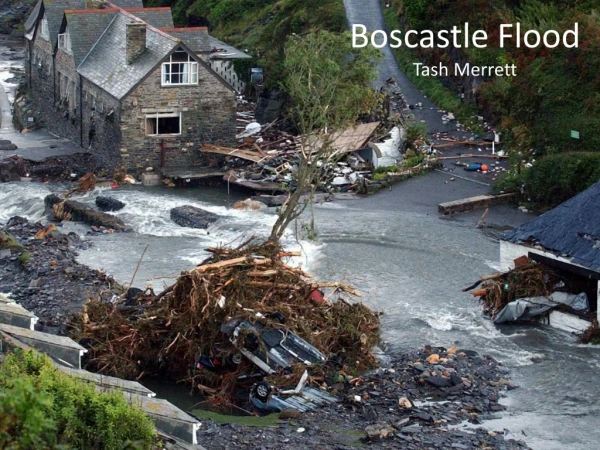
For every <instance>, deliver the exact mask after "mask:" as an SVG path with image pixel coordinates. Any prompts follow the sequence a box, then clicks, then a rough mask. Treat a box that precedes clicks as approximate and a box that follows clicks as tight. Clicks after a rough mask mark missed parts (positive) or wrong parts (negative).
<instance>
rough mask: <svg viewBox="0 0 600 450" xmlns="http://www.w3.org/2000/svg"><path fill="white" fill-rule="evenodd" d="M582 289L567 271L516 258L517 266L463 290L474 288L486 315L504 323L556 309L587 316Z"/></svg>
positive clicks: (533, 317) (586, 303)
mask: <svg viewBox="0 0 600 450" xmlns="http://www.w3.org/2000/svg"><path fill="white" fill-rule="evenodd" d="M479 285H481V287H480V288H478V287H479ZM475 288H478V289H475ZM473 289H475V290H473ZM580 289H581V287H580V286H579V285H578V283H577V281H576V280H575V279H573V278H572V277H570V276H569V275H568V274H567V273H566V272H560V271H558V270H555V269H553V268H551V267H549V266H546V265H545V264H542V263H538V262H535V261H532V260H529V259H528V258H526V257H523V258H520V259H517V260H515V268H514V269H512V270H509V271H507V272H503V273H495V274H491V275H487V276H485V277H482V278H481V279H480V280H479V281H477V282H476V283H474V284H473V285H471V286H469V287H468V288H465V289H463V291H471V290H472V292H471V294H472V295H473V296H474V297H479V301H480V303H481V305H482V307H483V311H484V314H486V315H488V316H489V317H490V318H491V319H492V320H493V321H494V323H504V322H507V321H516V320H531V319H538V318H539V317H542V316H543V315H546V313H547V312H548V311H550V310H552V309H559V310H561V311H565V312H576V313H577V314H578V315H585V314H586V313H589V303H588V300H587V296H586V294H585V293H584V292H580Z"/></svg>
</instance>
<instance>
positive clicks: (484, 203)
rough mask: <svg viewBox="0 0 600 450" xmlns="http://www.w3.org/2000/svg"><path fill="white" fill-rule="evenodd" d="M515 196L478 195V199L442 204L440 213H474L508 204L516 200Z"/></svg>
mask: <svg viewBox="0 0 600 450" xmlns="http://www.w3.org/2000/svg"><path fill="white" fill-rule="evenodd" d="M514 196H515V194H512V193H511V194H500V195H478V196H476V197H469V198H463V199H461V200H455V201H452V202H446V203H440V204H439V205H438V213H440V214H444V215H447V214H454V213H458V212H466V211H473V210H476V209H481V208H487V207H489V206H492V205H499V204H502V203H507V202H509V201H510V200H512V199H513V198H514Z"/></svg>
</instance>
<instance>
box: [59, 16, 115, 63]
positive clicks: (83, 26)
mask: <svg viewBox="0 0 600 450" xmlns="http://www.w3.org/2000/svg"><path fill="white" fill-rule="evenodd" d="M117 11H118V10H117V9H86V10H81V11H71V10H67V11H65V17H66V21H67V25H68V27H69V34H70V36H71V51H72V52H73V59H74V60H75V66H78V65H79V64H81V61H83V59H84V58H85V55H87V54H88V53H89V51H90V50H91V49H92V47H93V46H94V44H95V43H96V41H97V40H98V39H99V38H100V36H102V33H104V30H106V27H108V25H110V23H111V22H112V20H113V19H114V18H115V16H116V15H117ZM61 30H62V28H61Z"/></svg>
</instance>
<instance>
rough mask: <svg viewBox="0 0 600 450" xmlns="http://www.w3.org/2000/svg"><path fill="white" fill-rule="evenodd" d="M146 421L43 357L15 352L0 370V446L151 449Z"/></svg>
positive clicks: (18, 449) (115, 396)
mask: <svg viewBox="0 0 600 450" xmlns="http://www.w3.org/2000/svg"><path fill="white" fill-rule="evenodd" d="M154 439H155V430H154V426H153V424H152V422H151V421H150V419H149V418H148V417H147V416H146V415H145V414H144V413H143V411H142V410H141V409H139V408H137V407H134V406H131V405H129V404H127V402H126V400H125V397H124V396H123V395H122V394H120V393H116V392H115V393H112V394H101V393H98V392H96V390H95V388H94V386H93V385H91V384H87V383H84V382H82V381H79V380H76V379H73V378H71V377H69V376H67V375H65V374H63V373H61V372H59V371H58V370H56V369H55V368H54V367H53V365H52V363H51V362H50V360H49V359H48V358H47V357H45V356H40V355H37V354H35V353H33V352H23V351H21V350H15V351H14V352H13V353H11V354H9V355H8V356H7V357H6V359H5V361H4V362H3V364H2V365H1V366H0V448H3V449H11V450H32V449H36V450H37V449H39V450H50V449H52V450H58V449H63V448H64V449H71V448H81V449H84V448H85V449H93V450H124V449H126V448H129V449H133V448H137V449H139V450H144V449H151V448H152V446H153V443H154Z"/></svg>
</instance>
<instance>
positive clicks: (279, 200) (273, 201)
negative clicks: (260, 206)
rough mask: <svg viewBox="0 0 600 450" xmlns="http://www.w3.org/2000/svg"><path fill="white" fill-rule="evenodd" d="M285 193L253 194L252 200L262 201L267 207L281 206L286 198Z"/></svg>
mask: <svg viewBox="0 0 600 450" xmlns="http://www.w3.org/2000/svg"><path fill="white" fill-rule="evenodd" d="M287 197H288V196H287V195H255V196H254V197H252V200H255V201H257V202H261V203H264V204H265V205H267V206H268V207H269V208H272V207H275V206H281V205H283V203H284V202H285V200H286V199H287Z"/></svg>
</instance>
